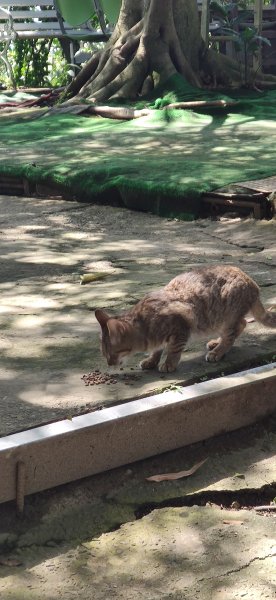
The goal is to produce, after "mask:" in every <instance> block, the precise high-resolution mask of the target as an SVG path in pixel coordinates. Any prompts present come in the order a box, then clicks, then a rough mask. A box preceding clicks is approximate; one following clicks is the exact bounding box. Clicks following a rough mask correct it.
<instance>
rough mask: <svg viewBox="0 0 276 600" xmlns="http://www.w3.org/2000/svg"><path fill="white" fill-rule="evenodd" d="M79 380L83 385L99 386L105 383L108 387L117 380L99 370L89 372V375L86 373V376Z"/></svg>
mask: <svg viewBox="0 0 276 600" xmlns="http://www.w3.org/2000/svg"><path fill="white" fill-rule="evenodd" d="M81 379H82V380H83V382H84V385H86V386H87V385H101V384H103V383H106V384H108V385H110V384H111V383H117V379H115V378H114V376H113V377H112V376H111V375H108V373H101V372H100V371H99V369H96V370H95V371H91V373H87V375H83V376H82V377H81Z"/></svg>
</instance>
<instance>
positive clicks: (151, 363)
mask: <svg viewBox="0 0 276 600" xmlns="http://www.w3.org/2000/svg"><path fill="white" fill-rule="evenodd" d="M249 311H250V312H251V313H252V314H253V317H254V318H255V320H256V321H259V322H260V323H262V324H263V325H265V326H267V327H275V328H276V314H275V313H274V314H273V313H270V312H268V311H267V310H266V309H265V308H264V306H263V304H262V302H261V300H260V297H259V288H258V286H257V284H256V283H255V281H253V279H251V278H250V277H249V276H248V275H246V273H244V272H243V271H241V269H239V268H237V267H233V266H210V267H204V268H199V269H194V270H192V271H189V272H186V273H183V274H181V275H178V276H177V277H175V278H174V279H172V280H171V281H170V282H169V283H168V285H166V286H165V287H163V288H162V289H161V290H159V291H156V292H151V293H149V294H147V295H146V296H145V297H144V298H142V300H140V301H139V302H138V303H137V304H136V305H135V306H134V307H133V308H131V309H130V310H129V311H127V312H125V313H124V314H122V315H120V316H116V317H110V316H109V315H108V314H107V313H106V312H105V311H104V310H101V309H97V310H96V311H95V316H96V319H97V320H98V322H99V323H100V326H101V329H102V332H101V349H102V354H103V356H104V357H105V358H106V360H107V363H108V365H120V364H122V362H123V361H124V359H125V358H126V357H127V356H129V355H130V354H133V353H135V352H141V351H143V352H145V351H150V352H151V353H150V355H149V356H148V357H147V358H145V359H144V360H143V361H142V363H141V364H140V366H141V368H142V369H154V368H156V367H158V370H159V371H160V372H164V373H170V372H172V371H175V369H176V368H177V365H178V363H179V361H180V357H181V353H182V350H183V349H184V347H185V345H186V343H187V341H188V339H189V337H190V336H191V334H197V335H198V334H199V335H204V334H206V335H209V334H210V333H212V332H216V333H217V334H219V337H218V338H217V339H211V340H210V341H209V342H208V343H207V354H206V360H207V361H210V362H215V361H218V360H220V359H221V358H222V357H223V356H224V355H225V354H226V352H228V350H230V348H231V347H232V346H233V343H234V341H235V339H236V338H237V337H238V336H239V335H240V334H241V333H242V331H243V330H244V328H245V326H246V323H247V322H246V320H245V315H246V313H248V312H249Z"/></svg>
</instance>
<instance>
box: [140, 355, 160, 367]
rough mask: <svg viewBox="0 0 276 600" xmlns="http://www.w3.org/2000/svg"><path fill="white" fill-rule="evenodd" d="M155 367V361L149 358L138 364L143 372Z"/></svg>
mask: <svg viewBox="0 0 276 600" xmlns="http://www.w3.org/2000/svg"><path fill="white" fill-rule="evenodd" d="M156 366H157V364H156V361H153V360H152V359H151V358H145V359H144V360H142V361H141V362H140V368H141V369H143V370H146V369H147V370H149V369H155V367H156Z"/></svg>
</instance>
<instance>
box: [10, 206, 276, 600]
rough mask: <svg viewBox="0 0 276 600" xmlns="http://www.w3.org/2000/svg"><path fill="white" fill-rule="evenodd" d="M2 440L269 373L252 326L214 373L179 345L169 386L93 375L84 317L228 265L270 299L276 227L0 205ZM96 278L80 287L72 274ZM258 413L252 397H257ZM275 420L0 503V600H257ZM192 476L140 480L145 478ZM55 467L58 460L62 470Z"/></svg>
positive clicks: (275, 492) (274, 478)
mask: <svg viewBox="0 0 276 600" xmlns="http://www.w3.org/2000/svg"><path fill="white" fill-rule="evenodd" d="M0 203H1V233H0V236H1V248H2V261H1V265H0V280H1V284H0V286H1V297H0V315H1V321H0V322H1V345H2V357H1V358H2V360H1V367H0V377H1V400H0V416H1V419H0V423H1V434H2V435H5V434H8V433H10V432H14V431H18V430H20V429H23V428H26V427H32V426H35V425H38V424H40V423H42V422H47V421H49V420H54V419H56V418H62V417H64V416H70V415H72V414H80V413H81V412H85V411H87V410H91V409H93V408H96V407H99V406H103V405H108V404H112V403H118V402H120V401H122V400H123V401H127V400H128V399H130V398H133V397H136V396H142V395H143V394H146V393H148V392H150V391H154V390H157V391H158V390H160V389H162V388H164V387H166V386H168V385H173V384H174V385H175V384H176V383H179V382H186V383H188V382H190V381H191V380H200V379H203V380H204V379H205V378H208V377H210V376H211V375H212V374H214V373H219V374H221V373H223V372H225V373H226V372H228V371H231V370H240V369H242V368H244V367H246V366H250V365H253V364H254V365H255V364H260V363H263V362H265V361H268V360H270V359H271V358H272V357H273V356H274V360H275V352H276V344H275V333H273V332H272V331H269V330H267V329H265V328H263V327H260V326H259V325H257V324H256V323H250V324H249V325H248V327H247V330H246V332H245V333H244V334H243V336H242V337H241V338H240V339H239V341H238V342H237V344H236V346H235V348H234V349H233V350H232V351H231V353H229V356H228V357H227V359H225V360H224V361H223V362H221V363H220V364H219V365H209V364H207V363H206V362H205V360H204V344H203V343H200V344H196V345H195V344H192V345H190V347H189V348H188V349H187V351H186V352H185V353H184V354H183V358H182V362H181V365H180V367H179V370H178V371H177V373H176V374H174V375H173V376H170V375H168V376H160V375H159V374H158V373H157V372H154V373H144V372H141V371H139V370H138V367H137V364H138V357H136V358H135V359H134V360H133V361H132V363H130V366H129V367H128V368H126V369H125V370H124V371H123V372H121V371H120V372H119V373H118V374H117V375H116V378H117V381H118V383H116V384H112V385H106V384H104V385H100V386H94V387H86V386H85V385H84V382H83V380H82V379H81V377H82V375H83V374H84V373H88V372H89V371H92V370H94V369H96V368H99V369H100V370H101V371H106V370H107V369H106V365H105V364H104V362H103V360H102V358H101V356H100V351H99V340H98V326H97V323H96V320H95V317H94V314H93V310H94V309H95V308H96V307H100V306H104V307H105V308H107V309H110V311H114V312H116V311H117V310H118V311H120V310H121V309H124V308H126V307H127V306H130V305H131V304H132V303H134V302H135V301H136V300H137V299H138V298H140V297H141V295H142V294H144V293H145V292H146V291H148V290H150V289H152V288H154V287H158V286H160V285H162V284H164V283H166V282H167V281H169V279H170V278H171V277H173V276H174V275H175V274H176V273H179V272H181V271H182V270H183V269H187V268H189V267H192V266H196V265H199V264H200V265H202V264H207V263H211V264H213V263H218V262H222V261H224V262H225V263H231V264H236V265H239V266H240V267H241V268H243V269H244V270H245V271H246V272H248V273H249V274H250V275H252V276H253V277H254V278H255V279H256V281H257V282H258V284H259V285H260V286H261V291H262V297H263V299H264V301H265V303H266V304H267V305H270V304H273V303H275V302H276V278H275V267H276V248H275V233H276V229H275V228H276V221H270V222H256V221H253V220H249V219H248V220H246V221H244V220H240V219H231V218H223V219H221V220H218V221H212V220H205V221H196V222H192V223H185V222H179V221H176V220H165V219H160V218H158V217H155V216H152V215H149V214H142V213H134V212H131V211H127V210H122V209H118V208H112V207H99V206H90V205H85V204H80V203H77V202H66V201H59V200H54V199H50V200H42V199H39V198H37V199H36V198H32V199H27V198H26V199H25V198H8V197H3V196H2V197H1V198H0ZM96 271H101V272H104V273H108V274H109V275H108V277H106V278H105V279H102V280H98V281H94V282H92V283H90V284H87V285H83V286H81V285H79V281H80V275H82V274H84V273H90V272H93V273H94V272H96ZM260 401H261V399H260ZM275 424H276V421H275V417H273V416H272V417H270V418H269V419H267V420H266V421H265V422H264V423H260V424H258V425H255V426H252V427H250V428H247V429H244V430H240V431H236V432H233V433H228V434H225V435H223V436H221V437H217V438H215V439H211V440H207V441H206V442H202V443H198V444H194V445H193V446H189V447H186V448H182V449H180V450H177V451H175V452H170V453H167V454H164V455H161V456H159V457H153V458H150V459H148V460H145V461H141V462H139V463H136V464H133V465H130V466H128V467H121V468H119V469H115V470H113V471H112V472H107V473H103V474H101V475H97V476H95V477H91V478H88V479H85V480H83V481H81V482H75V483H72V484H69V485H66V486H63V487H61V488H58V489H56V490H50V491H48V492H47V491H46V492H43V493H41V494H37V495H34V496H30V497H27V498H26V506H25V513H24V515H23V517H21V518H18V517H16V514H15V506H14V503H8V504H5V505H1V506H0V597H1V600H56V598H62V599H63V598H65V599H68V600H75V598H80V600H108V599H109V598H115V599H118V600H119V599H122V598H123V599H124V600H136V599H137V600H138V598H139V600H140V599H145V600H159V599H164V598H165V599H169V598H173V599H174V600H234V599H235V600H236V598H245V599H246V600H247V599H248V600H263V599H264V598H267V599H269V600H272V598H274V596H275V591H276V580H275V571H276V570H275V530H276V528H275V512H272V511H271V512H269V511H266V512H264V513H259V512H257V511H255V508H254V507H255V506H256V505H261V504H269V503H270V502H271V501H272V500H273V498H275V497H276V470H275V446H276V434H275V429H276V428H275ZM205 458H207V459H208V460H207V461H206V462H205V463H204V464H203V465H202V467H201V468H200V469H199V470H198V471H197V472H196V473H195V474H194V475H192V476H191V477H187V478H184V479H179V480H176V481H165V482H162V483H153V482H149V481H147V480H146V477H148V476H151V475H154V474H156V473H163V472H174V471H179V470H183V469H189V468H190V467H191V466H192V465H194V464H195V463H197V462H199V461H201V460H203V459H205ZM68 460H70V457H68Z"/></svg>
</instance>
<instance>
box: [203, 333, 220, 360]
mask: <svg viewBox="0 0 276 600" xmlns="http://www.w3.org/2000/svg"><path fill="white" fill-rule="evenodd" d="M219 342H220V338H218V339H217V340H209V342H207V344H206V348H207V350H214V349H215V348H216V347H217V345H218V344H219ZM206 360H207V359H206Z"/></svg>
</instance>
